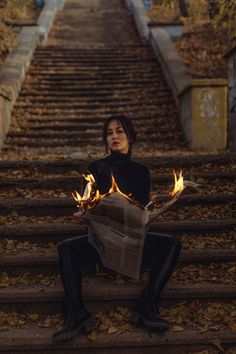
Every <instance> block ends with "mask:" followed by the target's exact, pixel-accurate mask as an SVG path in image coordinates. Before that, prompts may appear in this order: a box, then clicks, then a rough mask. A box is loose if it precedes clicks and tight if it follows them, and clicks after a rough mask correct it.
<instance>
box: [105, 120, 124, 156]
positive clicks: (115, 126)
mask: <svg viewBox="0 0 236 354" xmlns="http://www.w3.org/2000/svg"><path fill="white" fill-rule="evenodd" d="M107 144H108V148H109V149H110V150H112V151H117V152H121V153H124V154H126V153H127V152H128V151H129V140H128V137H127V135H126V133H125V131H124V129H123V127H122V125H121V123H120V122H119V121H118V120H112V121H111V122H110V123H109V125H108V128H107Z"/></svg>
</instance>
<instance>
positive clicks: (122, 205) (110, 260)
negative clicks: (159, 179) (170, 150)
mask: <svg viewBox="0 0 236 354" xmlns="http://www.w3.org/2000/svg"><path fill="white" fill-rule="evenodd" d="M84 177H85V179H86V181H87V182H88V183H87V186H86V188H85V191H84V194H83V196H81V195H80V194H79V193H78V192H74V193H72V195H73V197H74V199H75V200H76V202H78V205H77V207H78V208H79V209H80V210H81V211H82V213H83V219H84V220H85V221H86V222H87V224H88V234H89V237H88V240H89V242H90V243H91V244H92V245H93V246H94V247H95V249H96V250H97V252H98V253H99V255H100V258H101V260H102V262H103V265H104V266H105V267H107V268H110V269H112V270H115V271H117V272H118V273H121V274H123V275H126V276H129V277H132V278H135V279H139V277H140V267H141V263H142V253H143V246H144V241H145V236H146V232H147V229H148V226H149V224H150V223H151V222H152V221H153V220H154V219H156V218H157V217H158V216H159V215H160V214H161V213H163V212H164V211H165V210H166V209H168V208H169V207H170V206H171V205H172V204H174V203H175V202H176V201H177V199H178V198H179V196H180V195H181V193H182V192H183V190H184V189H185V188H186V187H187V186H190V187H192V188H197V187H198V185H197V184H195V183H193V182H191V181H184V179H183V176H182V171H180V173H175V172H174V178H175V185H174V188H173V190H172V191H171V192H170V193H169V200H168V201H167V202H164V203H162V204H160V205H158V204H157V203H156V202H152V201H151V202H149V203H148V204H147V205H146V206H143V205H142V204H140V203H139V202H137V201H135V200H134V199H132V196H131V195H126V194H124V193H122V191H121V190H120V189H119V187H118V185H117V183H116V181H115V178H114V176H113V175H112V176H111V179H112V185H111V188H110V190H109V192H108V193H106V194H103V195H101V194H100V193H99V191H98V190H96V189H95V188H94V185H95V179H94V177H93V175H92V174H87V175H84Z"/></svg>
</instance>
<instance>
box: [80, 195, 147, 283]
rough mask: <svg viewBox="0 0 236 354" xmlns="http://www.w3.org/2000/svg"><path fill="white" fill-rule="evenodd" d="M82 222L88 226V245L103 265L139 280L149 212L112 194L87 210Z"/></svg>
mask: <svg viewBox="0 0 236 354" xmlns="http://www.w3.org/2000/svg"><path fill="white" fill-rule="evenodd" d="M83 218H84V219H85V220H87V222H88V230H89V238H88V239H89V242H90V243H91V244H92V245H93V246H94V248H95V249H96V250H97V252H98V254H99V255H100V258H101V260H102V262H103V265H104V266H105V267H107V268H110V269H113V270H115V271H117V272H118V273H121V274H124V275H127V276H129V277H132V278H135V279H139V276H140V265H141V262H142V253H143V246H144V241H145V235H146V224H147V222H148V220H149V211H148V210H144V209H141V208H140V207H138V206H136V205H135V204H133V203H131V202H130V201H128V200H127V199H125V198H124V197H123V196H121V195H120V194H119V193H112V194H110V195H108V196H107V197H105V198H103V199H102V200H101V201H100V202H99V203H98V205H97V206H96V207H94V208H92V209H89V210H87V211H86V213H85V215H84V216H83Z"/></svg>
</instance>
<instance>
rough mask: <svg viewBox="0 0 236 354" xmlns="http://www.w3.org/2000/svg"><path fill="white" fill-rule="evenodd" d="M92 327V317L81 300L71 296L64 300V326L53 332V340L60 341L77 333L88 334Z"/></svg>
mask: <svg viewBox="0 0 236 354" xmlns="http://www.w3.org/2000/svg"><path fill="white" fill-rule="evenodd" d="M93 329H94V325H93V322H92V317H91V315H90V314H89V312H88V311H87V310H86V309H85V307H84V304H83V301H82V300H79V299H78V298H75V297H72V298H68V299H66V300H65V320H64V327H63V328H62V329H61V330H60V331H58V332H56V333H54V335H53V340H54V341H55V342H61V341H63V340H66V339H71V338H73V337H75V336H77V335H78V334H79V333H83V334H88V333H89V332H91V331H92V330H93Z"/></svg>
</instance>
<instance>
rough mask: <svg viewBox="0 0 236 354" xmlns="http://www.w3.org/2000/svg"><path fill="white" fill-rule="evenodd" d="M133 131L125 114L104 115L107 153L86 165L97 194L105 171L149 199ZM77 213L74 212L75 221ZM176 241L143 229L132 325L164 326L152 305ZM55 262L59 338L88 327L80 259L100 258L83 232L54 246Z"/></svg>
mask: <svg viewBox="0 0 236 354" xmlns="http://www.w3.org/2000/svg"><path fill="white" fill-rule="evenodd" d="M135 140H136V133H135V130H134V128H133V126H132V122H131V120H130V119H129V118H127V117H126V116H112V117H110V118H108V119H107V120H106V121H105V124H104V127H103V141H104V143H105V147H106V152H108V151H109V153H110V154H109V155H108V156H107V157H106V158H104V159H101V160H97V161H94V162H92V163H91V164H90V165H89V167H88V171H89V172H90V173H92V174H93V176H94V178H95V182H96V188H97V189H98V190H99V191H100V193H101V194H104V193H106V192H108V190H109V189H110V186H111V173H113V175H114V177H115V180H116V182H117V184H118V186H119V188H120V189H121V191H122V192H124V193H126V194H128V193H131V194H132V196H133V198H134V199H135V200H137V201H139V202H141V203H142V204H143V205H146V204H147V203H148V201H149V192H150V175H149V170H148V168H147V167H146V166H144V165H142V164H140V163H138V162H135V161H133V160H131V153H132V146H133V144H134V143H135ZM80 216H81V213H80V212H77V213H75V214H74V217H75V218H76V220H77V221H78V222H79V221H80ZM180 249H181V245H180V243H179V241H178V240H177V239H176V238H175V237H173V236H171V235H163V234H157V233H152V232H148V233H147V236H146V240H145V244H144V250H143V265H145V266H149V267H151V271H150V278H149V281H148V284H147V287H146V288H145V290H144V291H143V294H142V295H141V297H140V299H139V301H138V303H137V304H136V306H135V307H134V309H133V311H132V313H131V317H130V321H131V322H132V323H135V324H137V325H143V326H145V327H151V328H156V329H159V330H165V329H168V323H167V321H166V320H164V319H162V318H161V317H160V315H159V310H158V305H159V302H160V295H161V292H162V290H163V288H164V286H165V284H166V283H167V281H168V279H169V278H170V276H171V274H172V272H173V271H174V269H175V266H176V263H177V259H178V256H179V253H180ZM58 252H59V264H60V272H61V278H62V283H63V287H64V292H65V310H66V311H65V321H64V328H63V329H62V330H61V331H59V332H57V333H55V334H54V336H53V337H54V340H56V341H61V340H64V339H69V338H72V337H74V336H76V335H77V334H78V333H85V334H87V333H89V332H90V331H91V330H92V329H93V324H92V319H91V315H90V314H89V312H88V311H87V310H86V309H85V306H84V303H83V298H82V275H81V266H80V264H81V262H82V261H85V260H87V261H88V260H94V261H97V262H100V259H99V256H98V254H97V252H96V251H95V249H94V248H93V247H92V246H91V245H90V244H89V243H88V236H87V235H83V236H78V237H73V238H70V239H68V240H65V241H64V242H62V243H61V244H60V245H59V247H58Z"/></svg>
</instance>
